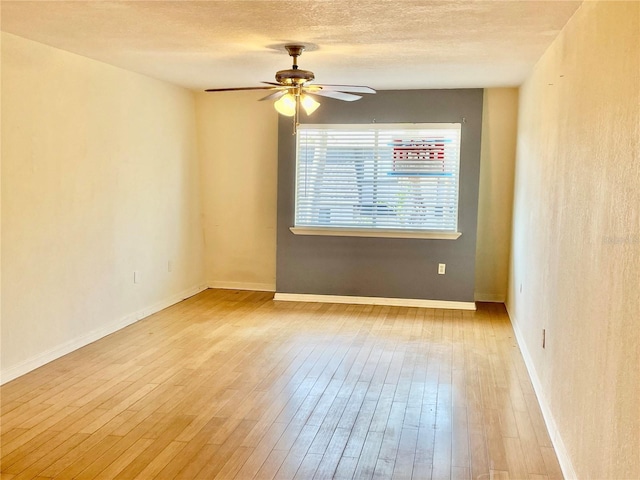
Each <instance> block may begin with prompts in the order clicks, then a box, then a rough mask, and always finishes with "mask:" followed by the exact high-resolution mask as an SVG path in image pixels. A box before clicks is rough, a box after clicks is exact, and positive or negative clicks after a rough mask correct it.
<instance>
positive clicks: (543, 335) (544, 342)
mask: <svg viewBox="0 0 640 480" xmlns="http://www.w3.org/2000/svg"><path fill="white" fill-rule="evenodd" d="M546 346H547V330H546V329H544V328H543V329H542V348H546Z"/></svg>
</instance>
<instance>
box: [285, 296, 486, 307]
mask: <svg viewBox="0 0 640 480" xmlns="http://www.w3.org/2000/svg"><path fill="white" fill-rule="evenodd" d="M273 299H274V300H279V301H283V302H319V303H348V304H355V305H388V306H392V307H422V308H445V309H452V310H475V309H476V304H475V303H474V302H448V301H444V300H421V299H414V298H384V297H352V296H348V295H313V294H301V293H276V294H275V296H274V298H273Z"/></svg>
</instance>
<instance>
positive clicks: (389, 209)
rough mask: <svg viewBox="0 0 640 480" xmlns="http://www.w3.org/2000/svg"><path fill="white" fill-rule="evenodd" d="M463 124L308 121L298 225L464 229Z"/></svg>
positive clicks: (301, 134) (300, 159)
mask: <svg viewBox="0 0 640 480" xmlns="http://www.w3.org/2000/svg"><path fill="white" fill-rule="evenodd" d="M459 167H460V124H455V123H451V124H410V125H404V124H401V125H399V124H373V125H300V127H299V130H298V135H297V172H296V217H295V226H296V227H334V228H344V229H348V228H357V229H381V230H421V231H429V232H456V230H457V227H458V184H459V182H458V180H459Z"/></svg>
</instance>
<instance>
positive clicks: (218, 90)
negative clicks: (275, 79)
mask: <svg viewBox="0 0 640 480" xmlns="http://www.w3.org/2000/svg"><path fill="white" fill-rule="evenodd" d="M273 89H274V87H235V88H208V89H206V90H205V92H235V91H238V90H273Z"/></svg>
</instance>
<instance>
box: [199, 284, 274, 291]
mask: <svg viewBox="0 0 640 480" xmlns="http://www.w3.org/2000/svg"><path fill="white" fill-rule="evenodd" d="M208 283H209V288H222V289H225V290H255V291H257V292H275V291H276V284H275V283H249V282H225V281H212V282H208Z"/></svg>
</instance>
